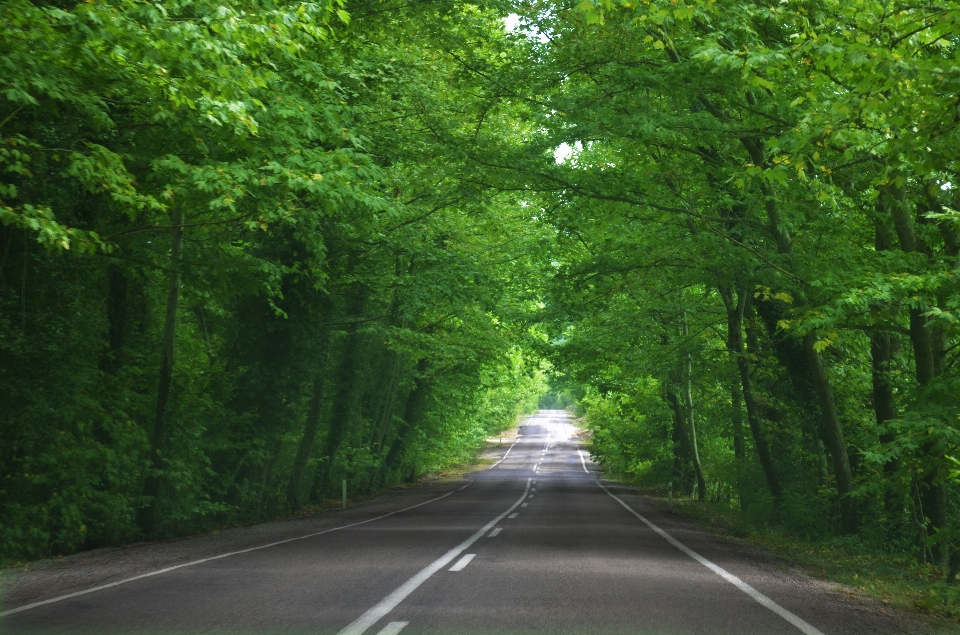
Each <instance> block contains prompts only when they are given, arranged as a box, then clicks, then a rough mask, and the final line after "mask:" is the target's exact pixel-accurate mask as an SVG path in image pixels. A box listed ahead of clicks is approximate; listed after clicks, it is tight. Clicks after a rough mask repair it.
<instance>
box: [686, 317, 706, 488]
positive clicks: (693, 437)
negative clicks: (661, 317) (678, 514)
mask: <svg viewBox="0 0 960 635" xmlns="http://www.w3.org/2000/svg"><path fill="white" fill-rule="evenodd" d="M682 317H683V338H684V340H686V339H687V338H688V337H690V330H689V328H688V326H687V313H686V311H684V312H683V316H682ZM692 375H693V361H692V358H691V356H690V353H687V357H686V361H685V363H684V389H683V400H684V402H685V405H686V407H687V408H686V410H687V425H688V426H689V428H690V458H691V459H692V460H693V471H694V473H695V474H696V476H697V499H698V500H699V501H701V502H702V501H704V500H705V499H706V497H707V484H706V480H705V479H704V478H703V467H702V466H701V465H700V450H699V448H698V447H697V424H696V418H695V417H694V410H693V377H692Z"/></svg>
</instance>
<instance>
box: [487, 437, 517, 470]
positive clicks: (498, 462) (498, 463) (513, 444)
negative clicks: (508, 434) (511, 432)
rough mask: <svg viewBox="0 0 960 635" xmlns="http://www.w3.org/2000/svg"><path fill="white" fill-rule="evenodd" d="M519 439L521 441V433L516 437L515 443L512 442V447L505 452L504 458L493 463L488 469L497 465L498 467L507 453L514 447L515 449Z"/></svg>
mask: <svg viewBox="0 0 960 635" xmlns="http://www.w3.org/2000/svg"><path fill="white" fill-rule="evenodd" d="M519 441H520V435H519V434H518V435H517V438H516V439H514V441H513V443H511V444H510V447H509V448H507V451H506V452H505V453H504V455H503V458H502V459H500V460H499V461H497V462H496V463H494V464H493V465H491V466H490V467H489V468H487V469H489V470H492V469H493V468H495V467H497V466H498V465H500V464H501V463H503V460H504V459H506V458H507V455H508V454H510V450H512V449H513V446H515V445H516V444H517V443H518V442H519Z"/></svg>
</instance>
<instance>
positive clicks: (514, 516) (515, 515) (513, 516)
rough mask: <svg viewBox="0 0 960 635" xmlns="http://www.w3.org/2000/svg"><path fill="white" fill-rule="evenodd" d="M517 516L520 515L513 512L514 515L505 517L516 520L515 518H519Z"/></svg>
mask: <svg viewBox="0 0 960 635" xmlns="http://www.w3.org/2000/svg"><path fill="white" fill-rule="evenodd" d="M519 515H520V514H518V513H517V512H514V513H512V514H510V515H509V516H507V518H516V517H517V516H519Z"/></svg>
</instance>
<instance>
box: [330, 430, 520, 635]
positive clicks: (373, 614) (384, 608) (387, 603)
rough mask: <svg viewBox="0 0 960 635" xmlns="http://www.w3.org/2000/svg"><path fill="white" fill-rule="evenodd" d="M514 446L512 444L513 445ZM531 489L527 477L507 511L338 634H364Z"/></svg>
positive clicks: (477, 538)
mask: <svg viewBox="0 0 960 635" xmlns="http://www.w3.org/2000/svg"><path fill="white" fill-rule="evenodd" d="M511 447H512V446H511ZM529 490H530V479H529V478H528V479H527V487H526V489H525V490H524V491H523V495H521V496H520V498H518V499H517V502H515V503H514V504H513V505H511V506H510V508H509V509H507V511H505V512H503V513H502V514H500V515H499V516H497V517H496V518H494V519H493V520H491V521H490V522H488V523H487V524H486V525H484V526H483V527H482V528H481V529H480V530H478V531H477V532H476V533H475V534H473V535H472V536H470V537H469V538H467V539H466V540H464V541H463V542H461V543H460V544H459V545H457V546H456V547H454V548H453V549H451V550H450V551H448V552H447V553H445V554H443V555H442V556H441V557H440V558H438V559H437V560H435V561H433V563H431V564H429V565H427V566H426V567H424V568H423V569H422V570H421V571H420V572H419V573H417V574H416V575H415V576H413V577H412V578H410V579H409V580H407V581H406V582H404V583H403V584H401V585H400V586H399V587H397V589H396V590H394V592H393V593H391V594H390V595H388V596H387V597H385V598H383V599H382V600H380V602H379V603H378V604H377V605H375V606H374V607H373V608H371V609H370V610H368V611H367V612H366V613H364V614H363V615H361V616H360V617H358V618H357V619H356V620H354V622H353V623H351V624H349V625H348V626H347V627H346V628H344V629H343V630H342V631H340V632H339V633H338V634H337V635H363V633H364V632H366V630H367V629H368V628H370V627H371V626H373V625H374V624H376V623H377V622H378V621H379V620H380V619H381V618H382V617H383V616H385V615H386V614H387V613H389V612H390V611H392V610H393V609H394V608H395V607H396V606H397V605H398V604H400V603H401V602H403V601H404V600H405V599H406V598H407V596H408V595H410V594H411V593H413V592H414V591H416V590H417V587H419V586H420V585H421V584H423V583H424V582H426V581H427V580H428V579H429V578H430V576H432V575H433V574H434V573H436V572H437V571H439V570H440V569H442V568H444V567H445V566H447V565H448V564H450V561H451V560H453V559H454V558H456V557H457V556H459V555H460V554H461V553H463V552H464V551H466V550H467V548H468V547H469V546H470V545H472V544H473V543H475V542H476V541H477V540H479V539H480V538H481V537H482V536H483V535H484V534H485V533H487V532H488V531H490V529H491V528H492V527H493V526H494V525H496V524H497V523H498V522H500V521H501V520H503V519H504V517H505V516H506V515H507V514H509V513H510V512H512V511H513V510H515V509H516V508H517V507H518V506H519V505H520V503H521V502H522V501H523V499H524V498H525V497H526V495H527V492H528V491H529Z"/></svg>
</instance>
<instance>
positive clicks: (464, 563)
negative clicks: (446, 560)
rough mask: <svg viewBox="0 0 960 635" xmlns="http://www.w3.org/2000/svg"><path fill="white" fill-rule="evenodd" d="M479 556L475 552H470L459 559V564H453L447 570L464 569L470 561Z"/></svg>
mask: <svg viewBox="0 0 960 635" xmlns="http://www.w3.org/2000/svg"><path fill="white" fill-rule="evenodd" d="M476 557H477V554H475V553H468V554H467V555H465V556H464V557H462V558H460V559H459V560H457V564H455V565H453V566H452V567H450V568H449V569H447V571H463V569H464V567H466V566H467V565H468V564H470V561H471V560H473V559H474V558H476Z"/></svg>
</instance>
